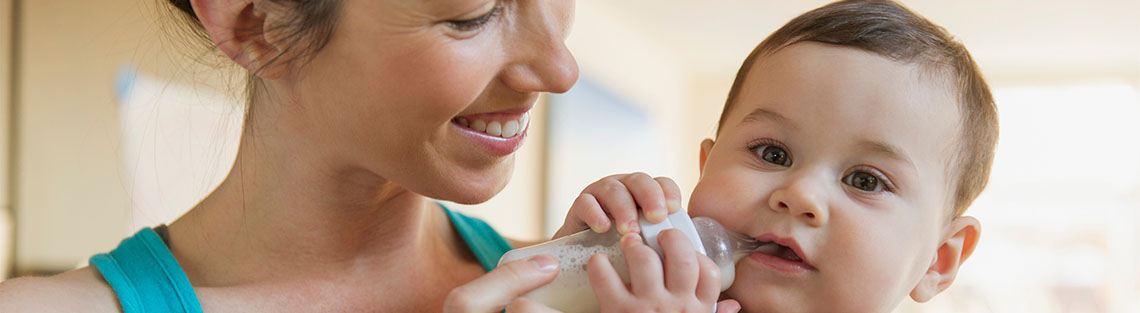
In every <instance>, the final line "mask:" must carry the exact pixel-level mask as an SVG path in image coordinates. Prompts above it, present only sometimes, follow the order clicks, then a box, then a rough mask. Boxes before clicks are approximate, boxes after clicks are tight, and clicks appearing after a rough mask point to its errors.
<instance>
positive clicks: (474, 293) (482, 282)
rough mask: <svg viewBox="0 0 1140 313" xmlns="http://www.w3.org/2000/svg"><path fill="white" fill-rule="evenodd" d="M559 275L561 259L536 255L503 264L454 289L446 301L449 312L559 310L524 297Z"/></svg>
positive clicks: (444, 306)
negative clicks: (504, 309) (559, 261)
mask: <svg viewBox="0 0 1140 313" xmlns="http://www.w3.org/2000/svg"><path fill="white" fill-rule="evenodd" d="M557 275H558V260H555V259H554V258H553V257H550V256H548V255H537V256H533V257H530V258H528V259H523V260H518V261H514V262H509V263H505V264H502V265H500V266H499V267H498V268H495V270H492V271H491V272H489V273H487V274H486V275H483V276H482V277H479V278H477V279H475V280H472V281H471V282H469V283H467V284H465V285H463V286H459V287H456V288H455V289H452V290H451V292H450V293H448V294H447V299H446V300H444V302H443V312H447V313H476V312H478V313H488V312H500V311H502V310H503V308H504V307H505V308H507V312H557V311H555V310H553V309H551V308H549V307H546V306H544V305H542V304H540V303H538V302H534V301H531V300H529V299H527V298H521V297H520V296H522V295H523V294H526V293H527V292H530V291H531V290H534V289H536V288H538V287H542V286H543V285H546V284H548V283H550V282H551V281H553V280H554V277H555V276H557Z"/></svg>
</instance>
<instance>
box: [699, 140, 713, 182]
mask: <svg viewBox="0 0 1140 313" xmlns="http://www.w3.org/2000/svg"><path fill="white" fill-rule="evenodd" d="M714 143H716V142H715V141H713V140H712V138H705V140H701V158H700V160H701V164H700V166H701V168H700V171H701V172H700V173H701V174H702V175H703V174H704V173H705V161H708V159H709V152H710V151H712V147H713V144H714Z"/></svg>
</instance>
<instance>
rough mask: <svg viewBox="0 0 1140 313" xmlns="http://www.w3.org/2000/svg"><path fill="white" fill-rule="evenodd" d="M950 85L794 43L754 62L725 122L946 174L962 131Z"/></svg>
mask: <svg viewBox="0 0 1140 313" xmlns="http://www.w3.org/2000/svg"><path fill="white" fill-rule="evenodd" d="M952 86H953V84H949V83H948V82H947V80H946V79H945V78H943V77H941V75H932V73H931V71H930V70H929V69H927V68H926V67H925V66H924V65H921V64H913V63H905V62H898V61H894V60H891V59H889V58H886V57H883V56H880V55H878V54H875V53H872V52H868V51H864V50H861V49H857V48H850V47H841V46H834V45H827V44H820V43H810V42H807V43H797V44H794V45H791V46H788V47H785V48H783V49H780V50H779V51H776V52H775V53H772V54H771V55H766V56H763V57H761V59H759V60H758V62H756V63H755V64H754V65H753V67H752V69H751V70H749V72H748V76H747V77H746V78H745V81H744V83H743V84H741V85H740V86H739V87H740V90H739V91H738V96H737V97H736V99H734V100H735V102H736V103H734V104H733V107H732V109H731V110H730V111H729V112H725V113H726V114H728V115H727V116H728V118H727V119H726V125H725V126H727V127H728V128H732V125H734V124H736V125H741V126H747V127H751V128H756V125H754V124H757V123H760V124H763V125H764V127H767V128H768V129H775V128H778V129H779V130H780V131H782V132H785V133H789V135H790V134H791V133H793V132H794V133H795V134H796V135H797V136H798V137H802V138H811V140H803V141H804V142H806V143H820V144H823V143H826V144H827V145H828V147H829V148H831V149H832V150H836V149H838V148H841V147H848V148H850V149H847V150H850V151H870V152H893V154H898V155H901V156H903V157H904V158H905V159H909V160H911V161H912V162H913V163H914V164H915V165H916V166H923V167H929V168H931V169H933V168H937V169H938V170H939V171H945V170H946V169H947V168H949V164H948V163H951V162H949V160H952V159H953V156H954V150H955V149H954V148H955V147H956V146H955V144H954V143H956V142H957V141H958V140H957V139H958V138H959V136H960V134H961V133H962V129H961V127H960V125H961V119H960V115H959V100H958V97H957V96H956V93H955V91H954V89H953V87H952ZM722 135H723V133H722ZM856 148H858V149H856ZM931 169H928V170H931ZM939 176H940V177H946V176H947V174H944V175H939Z"/></svg>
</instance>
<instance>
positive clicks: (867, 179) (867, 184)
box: [843, 171, 884, 192]
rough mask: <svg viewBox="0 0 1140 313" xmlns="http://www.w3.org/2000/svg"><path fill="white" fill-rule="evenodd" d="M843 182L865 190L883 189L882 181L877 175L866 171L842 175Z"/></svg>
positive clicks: (876, 190)
mask: <svg viewBox="0 0 1140 313" xmlns="http://www.w3.org/2000/svg"><path fill="white" fill-rule="evenodd" d="M843 183H845V184H848V185H851V187H855V189H859V190H862V191H866V192H878V191H882V190H883V187H884V186H883V182H882V180H880V179H879V177H878V176H875V175H874V174H871V173H867V172H861V171H860V172H854V173H851V174H848V175H847V176H846V177H843Z"/></svg>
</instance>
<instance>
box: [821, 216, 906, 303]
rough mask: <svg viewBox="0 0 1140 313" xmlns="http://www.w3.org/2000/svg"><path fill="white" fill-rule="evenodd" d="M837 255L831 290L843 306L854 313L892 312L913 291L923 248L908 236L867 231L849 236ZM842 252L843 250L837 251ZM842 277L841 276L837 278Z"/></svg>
mask: <svg viewBox="0 0 1140 313" xmlns="http://www.w3.org/2000/svg"><path fill="white" fill-rule="evenodd" d="M838 246H839V247H842V248H836V250H840V251H841V252H842V253H838V254H834V255H835V257H834V258H833V259H832V260H828V261H829V263H832V264H833V265H832V269H833V270H839V272H838V273H837V272H831V273H829V274H831V275H830V276H829V279H828V280H829V282H828V283H826V284H827V285H828V286H829V287H825V288H834V289H833V290H832V291H831V292H830V293H831V294H834V295H836V296H837V299H835V301H836V303H838V304H841V306H840V307H842V308H848V309H851V310H850V311H851V312H889V311H890V310H891V309H892V308H894V307H895V306H896V305H897V304H898V303H899V301H901V300H903V298H905V297H906V296H907V294H909V293H910V290H911V289H912V288H913V282H912V281H913V279H912V277H913V273H914V272H915V270H916V269H915V265H916V264H917V263H916V259H917V254H918V252H917V251H919V250H920V247H918V246H916V245H914V244H913V242H912V241H911V240H909V237H908V236H906V234H902V233H897V232H889V231H883V230H882V229H880V230H879V231H865V232H864V234H863V235H862V236H846V238H845V240H842V243H840V244H839V245H838ZM837 252H839V251H837ZM835 274H838V275H835Z"/></svg>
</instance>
